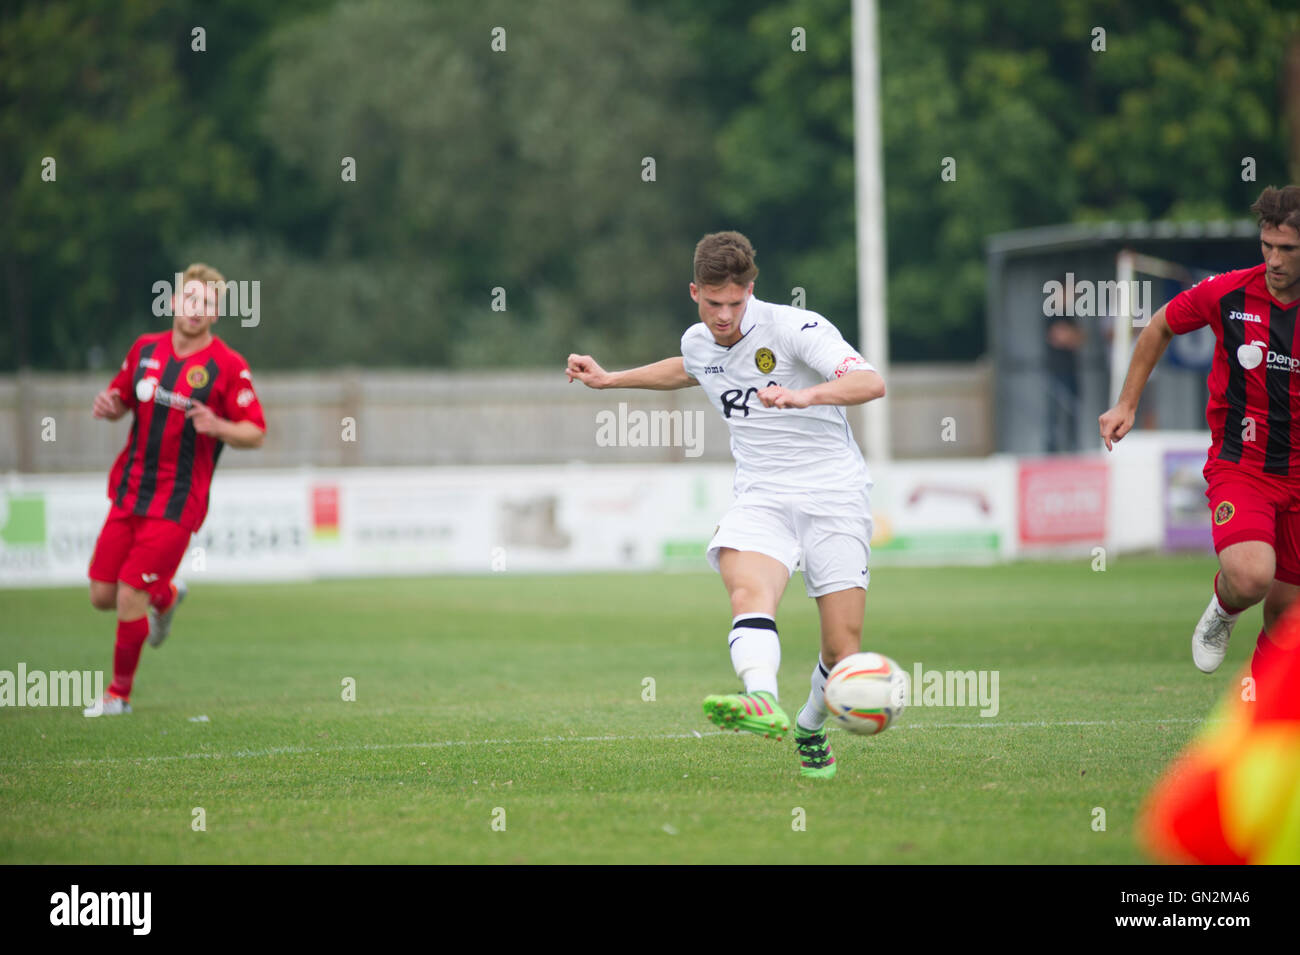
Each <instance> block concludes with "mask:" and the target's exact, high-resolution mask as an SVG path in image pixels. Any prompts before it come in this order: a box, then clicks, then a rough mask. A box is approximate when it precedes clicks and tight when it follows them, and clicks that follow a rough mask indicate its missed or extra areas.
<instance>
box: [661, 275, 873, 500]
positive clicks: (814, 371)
mask: <svg viewBox="0 0 1300 955" xmlns="http://www.w3.org/2000/svg"><path fill="white" fill-rule="evenodd" d="M740 331H741V338H740V340H739V341H738V342H736V343H735V344H734V345H731V346H724V345H719V344H718V343H717V341H715V340H714V338H713V333H712V332H710V331H709V329H708V326H706V325H705V324H704V323H703V322H697V323H696V324H694V325H692V326H691V327H690V328H689V329H687V331H686V334H685V335H683V336H682V359H683V362H684V365H685V368H686V373H687V374H688V375H690V376H691V377H692V378H694V379H695V380H696V381H698V382H699V383H700V386H701V387H702V388H703V389H704V391H705V393H706V394H707V395H708V396H709V403H710V404H712V405H713V407H715V408H717V409H718V411H719V412H720V413H721V414H722V416H723V418H725V419H726V422H727V424H728V426H729V427H730V429H731V454H732V456H733V457H734V458H735V459H736V482H735V490H736V493H737V494H742V493H744V492H746V491H750V490H757V491H774V492H785V493H789V492H791V491H808V490H812V491H819V490H820V491H861V490H862V489H863V488H865V487H868V486H870V484H871V477H870V474H869V473H868V471H867V465H866V462H865V461H863V460H862V452H861V451H859V450H858V445H857V442H855V441H854V440H853V432H852V431H851V430H850V429H849V423H848V417H847V416H846V415H845V409H844V408H843V407H840V406H836V405H813V406H812V407H810V408H765V407H763V403H762V402H761V401H759V400H758V397H757V394H758V392H759V391H761V390H762V389H763V388H766V387H767V386H768V385H773V384H775V385H781V386H782V387H784V388H790V389H796V388H808V387H810V386H812V385H819V384H822V383H823V382H826V381H830V380H832V379H835V378H839V377H842V376H843V375H845V374H849V373H851V372H854V371H860V370H863V371H874V370H875V369H874V368H873V367H872V366H871V365H870V364H869V363H868V362H867V361H866V360H865V359H864V358H863V357H862V356H861V355H859V354H858V352H857V351H856V349H854V348H853V347H852V346H850V345H849V343H848V342H846V341H845V340H844V338H843V336H841V335H840V333H839V331H838V330H837V329H836V328H835V326H834V325H832V324H831V323H830V322H828V321H827V320H826V319H825V318H823V317H822V316H821V315H818V314H817V313H816V312H809V311H805V310H804V309H801V308H794V307H792V306H789V305H774V304H772V303H770V302H761V301H759V300H758V299H756V298H754V297H753V296H752V295H751V296H750V299H749V303H748V304H747V305H746V307H745V314H744V317H743V318H742V319H741V322H740Z"/></svg>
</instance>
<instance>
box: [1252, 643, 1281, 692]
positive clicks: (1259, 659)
mask: <svg viewBox="0 0 1300 955" xmlns="http://www.w3.org/2000/svg"><path fill="white" fill-rule="evenodd" d="M1281 649H1282V648H1281V647H1279V646H1278V645H1277V644H1276V643H1274V642H1273V640H1272V639H1271V638H1270V637H1269V635H1268V634H1267V633H1265V632H1264V631H1263V630H1260V631H1259V639H1258V640H1256V641H1255V654H1254V656H1252V657H1251V658H1250V675H1251V677H1253V678H1254V680H1255V687H1256V688H1258V687H1259V671H1260V667H1261V666H1266V665H1267V664H1268V662H1269V661H1270V660H1272V659H1273V658H1274V657H1275V656H1276V655H1277V653H1278V652H1279V651H1280V650H1281Z"/></svg>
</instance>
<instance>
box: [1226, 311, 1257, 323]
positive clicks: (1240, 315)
mask: <svg viewBox="0 0 1300 955" xmlns="http://www.w3.org/2000/svg"><path fill="white" fill-rule="evenodd" d="M1228 317H1229V318H1234V319H1236V320H1237V321H1239V322H1262V321H1264V319H1262V318H1260V317H1259V316H1258V315H1256V314H1254V313H1253V312H1229V313H1228Z"/></svg>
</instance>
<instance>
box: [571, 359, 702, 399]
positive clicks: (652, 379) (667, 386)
mask: <svg viewBox="0 0 1300 955" xmlns="http://www.w3.org/2000/svg"><path fill="white" fill-rule="evenodd" d="M564 373H565V374H567V375H568V376H569V382H570V383H572V382H574V381H580V382H582V383H583V384H584V385H586V386H587V387H588V388H650V389H652V390H654V391H672V390H674V389H676V388H689V387H691V386H692V385H698V384H699V382H698V381H696V380H695V379H694V378H692V377H691V376H690V375H688V374H686V364H685V362H684V361H683V360H682V358H681V356H680V355H679V356H677V357H676V358H665V359H664V360H663V361H657V362H655V363H654V364H652V365H642V366H641V367H640V368H629V369H628V370H627V371H606V370H605V369H604V368H601V367H600V365H599V364H597V363H596V359H594V358H592V357H591V356H590V355H570V356H569V366H568V367H567V368H565V369H564Z"/></svg>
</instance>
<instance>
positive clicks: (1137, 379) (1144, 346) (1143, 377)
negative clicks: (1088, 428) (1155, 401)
mask: <svg viewBox="0 0 1300 955" xmlns="http://www.w3.org/2000/svg"><path fill="white" fill-rule="evenodd" d="M1165 308H1166V306H1163V305H1162V306H1161V307H1160V310H1159V311H1158V312H1156V313H1155V315H1153V316H1151V321H1150V323H1148V325H1147V327H1146V328H1144V329H1142V334H1141V335H1139V336H1138V340H1137V344H1136V345H1135V346H1134V347H1133V357H1132V358H1131V359H1129V363H1128V374H1127V375H1125V376H1124V387H1123V388H1122V389H1121V390H1120V393H1119V400H1118V401H1117V402H1115V407H1113V408H1111V409H1110V410H1109V411H1107V412H1106V413H1105V414H1103V415H1101V417H1099V418H1098V419H1097V423H1098V425H1099V426H1100V428H1101V440H1103V441H1105V442H1106V450H1107V451H1110V450H1111V449H1112V447H1113V446H1114V442H1116V441H1118V440H1119V439H1120V438H1122V437H1124V435H1126V434H1128V433H1129V432H1130V431H1132V430H1133V420H1134V419H1135V418H1136V417H1137V406H1138V399H1140V398H1141V397H1142V389H1144V388H1145V387H1146V385H1147V379H1148V378H1150V377H1151V371H1152V369H1154V368H1155V367H1156V365H1157V364H1158V363H1159V361H1160V356H1161V355H1163V354H1164V353H1165V349H1166V348H1167V347H1168V346H1169V340H1170V339H1171V338H1173V337H1174V331H1173V329H1172V328H1170V327H1169V322H1168V321H1166V319H1165Z"/></svg>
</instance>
